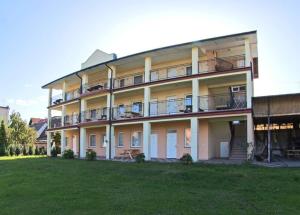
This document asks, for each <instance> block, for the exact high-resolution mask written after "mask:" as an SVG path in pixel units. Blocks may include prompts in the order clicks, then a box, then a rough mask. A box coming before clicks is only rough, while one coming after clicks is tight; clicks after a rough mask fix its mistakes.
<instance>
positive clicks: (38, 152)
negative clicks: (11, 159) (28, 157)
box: [34, 147, 40, 155]
mask: <svg viewBox="0 0 300 215" xmlns="http://www.w3.org/2000/svg"><path fill="white" fill-rule="evenodd" d="M34 154H35V155H39V154H40V151H39V148H38V147H35V149H34Z"/></svg>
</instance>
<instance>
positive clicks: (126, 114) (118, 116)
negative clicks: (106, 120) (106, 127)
mask: <svg viewBox="0 0 300 215" xmlns="http://www.w3.org/2000/svg"><path fill="white" fill-rule="evenodd" d="M143 116H144V104H143V103H142V102H135V103H134V104H132V105H119V107H114V108H113V115H112V117H113V119H114V120H122V119H132V118H139V117H143Z"/></svg>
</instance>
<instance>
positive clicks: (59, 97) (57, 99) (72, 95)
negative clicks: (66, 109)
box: [50, 88, 80, 105]
mask: <svg viewBox="0 0 300 215" xmlns="http://www.w3.org/2000/svg"><path fill="white" fill-rule="evenodd" d="M79 96H80V89H79V88H77V89H74V90H70V91H67V92H65V95H64V96H63V93H59V94H56V95H55V96H52V98H51V101H50V104H51V105H59V104H61V103H63V102H67V101H71V100H73V99H77V98H79Z"/></svg>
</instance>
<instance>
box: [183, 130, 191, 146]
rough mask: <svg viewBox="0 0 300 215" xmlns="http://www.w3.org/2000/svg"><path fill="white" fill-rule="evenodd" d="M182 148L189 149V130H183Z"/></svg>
mask: <svg viewBox="0 0 300 215" xmlns="http://www.w3.org/2000/svg"><path fill="white" fill-rule="evenodd" d="M184 146H185V147H191V129H190V128H186V129H184Z"/></svg>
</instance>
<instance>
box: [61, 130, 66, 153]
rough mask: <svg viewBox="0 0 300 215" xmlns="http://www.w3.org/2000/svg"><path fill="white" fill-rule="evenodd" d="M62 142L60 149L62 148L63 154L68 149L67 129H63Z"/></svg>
mask: <svg viewBox="0 0 300 215" xmlns="http://www.w3.org/2000/svg"><path fill="white" fill-rule="evenodd" d="M60 138H61V139H60V143H61V146H60V150H61V155H63V154H64V151H65V149H66V133H65V130H62V131H61V137H60Z"/></svg>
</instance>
